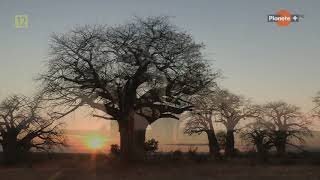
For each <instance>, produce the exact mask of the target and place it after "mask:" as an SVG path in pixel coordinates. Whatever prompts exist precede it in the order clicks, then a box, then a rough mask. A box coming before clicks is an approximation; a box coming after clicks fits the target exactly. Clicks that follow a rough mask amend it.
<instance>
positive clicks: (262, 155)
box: [256, 141, 268, 163]
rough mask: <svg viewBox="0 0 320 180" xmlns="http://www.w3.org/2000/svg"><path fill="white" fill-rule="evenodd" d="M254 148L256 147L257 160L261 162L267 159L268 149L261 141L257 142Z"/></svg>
mask: <svg viewBox="0 0 320 180" xmlns="http://www.w3.org/2000/svg"><path fill="white" fill-rule="evenodd" d="M256 148H257V154H258V160H259V161H260V162H263V163H264V162H266V161H267V160H268V150H267V149H266V147H265V146H264V145H263V142H262V141H259V142H257V143H256Z"/></svg>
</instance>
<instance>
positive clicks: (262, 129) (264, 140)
mask: <svg viewBox="0 0 320 180" xmlns="http://www.w3.org/2000/svg"><path fill="white" fill-rule="evenodd" d="M240 137H241V138H242V139H243V140H244V141H245V142H247V143H248V144H252V145H254V146H255V149H256V151H257V153H258V157H259V160H261V161H263V162H264V161H266V160H267V155H268V152H269V150H270V149H271V148H272V147H273V146H274V145H273V142H272V140H271V133H270V131H269V129H268V125H267V123H266V122H261V120H260V119H259V118H257V119H256V120H255V121H254V122H252V123H249V124H247V125H246V128H245V129H244V130H243V131H242V132H241V135H240Z"/></svg>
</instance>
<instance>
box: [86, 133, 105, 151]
mask: <svg viewBox="0 0 320 180" xmlns="http://www.w3.org/2000/svg"><path fill="white" fill-rule="evenodd" d="M84 144H85V146H86V147H87V148H88V149H89V150H92V151H97V150H103V149H104V148H106V145H107V138H106V137H105V136H104V135H101V134H96V133H94V134H88V135H86V136H85V138H84Z"/></svg>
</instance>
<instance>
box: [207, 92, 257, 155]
mask: <svg viewBox="0 0 320 180" xmlns="http://www.w3.org/2000/svg"><path fill="white" fill-rule="evenodd" d="M212 101H213V102H215V103H214V104H215V106H214V116H215V118H216V122H220V123H222V124H223V125H224V126H225V128H226V131H227V134H226V141H225V143H226V144H225V155H226V156H232V155H233V154H234V152H235V148H234V144H235V141H234V133H235V131H236V126H237V125H238V124H239V122H240V121H241V120H245V119H246V118H251V117H255V116H256V115H257V113H258V108H256V106H255V105H251V104H250V102H249V100H247V99H245V98H244V97H242V96H239V95H236V94H233V93H231V92H229V91H228V90H223V89H222V90H218V91H216V92H215V95H214V99H213V100H212Z"/></svg>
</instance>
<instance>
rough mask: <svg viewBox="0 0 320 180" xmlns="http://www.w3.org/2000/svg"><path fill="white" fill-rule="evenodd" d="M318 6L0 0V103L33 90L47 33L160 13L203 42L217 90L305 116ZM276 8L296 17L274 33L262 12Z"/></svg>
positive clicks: (309, 2)
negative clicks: (285, 105) (296, 109)
mask: <svg viewBox="0 0 320 180" xmlns="http://www.w3.org/2000/svg"><path fill="white" fill-rule="evenodd" d="M319 8H320V1H316V0H304V1H301V0H297V1H294V0H287V1H279V0H273V1H259V0H252V1H244V0H243V1H240V0H239V1H236V0H234V1H231V0H230V1H228V0H224V1H213V0H197V1H196V0H161V1H160V0H158V1H155V0H141V1H139V0H127V1H124V0H117V1H116V0H112V1H111V0H110V1H107V0H105V1H102V0H90V1H89V0H88V1H83V0H70V1H62V0H56V1H49V0H7V1H5V0H0V54H1V57H0V98H3V97H5V96H6V95H8V94H12V93H24V94H31V93H32V92H33V91H34V90H35V87H36V84H35V83H34V82H33V78H34V77H35V76H36V75H37V73H39V72H41V71H42V70H43V69H44V68H45V66H44V65H45V61H46V60H47V54H48V40H49V36H50V34H52V33H53V32H58V33H59V32H66V31H68V30H69V29H71V28H72V27H74V26H75V25H84V24H107V25H114V24H121V23H125V22H128V21H130V19H131V18H132V17H133V16H141V17H144V16H157V15H168V16H171V17H172V22H173V23H175V24H176V25H178V26H179V27H181V28H182V29H184V30H186V31H188V32H189V33H191V34H192V35H193V36H194V38H195V39H196V41H198V42H203V43H204V44H205V45H206V50H205V51H204V54H205V55H206V58H208V59H211V60H214V61H212V63H213V66H214V67H216V68H218V69H221V70H222V72H223V75H224V79H223V80H220V84H221V85H222V86H223V87H226V88H228V89H230V90H231V91H233V92H235V93H238V94H242V95H245V96H247V97H249V98H252V100H253V101H254V102H257V103H263V102H266V101H272V100H285V101H287V102H289V103H292V104H296V105H298V106H300V107H302V108H303V109H304V110H305V111H308V110H310V109H311V108H312V106H313V104H312V96H314V95H315V93H316V92H317V91H318V90H320V82H319V78H320V70H319V67H320V59H319V50H320V41H319V33H320V19H319V17H320V14H319ZM279 9H287V10H289V11H291V12H292V13H295V14H303V15H304V19H302V20H301V22H299V23H295V24H291V25H290V26H289V27H282V28H280V27H277V26H276V25H275V24H273V23H268V22H267V15H268V14H274V13H275V12H276V11H277V10H279ZM20 14H26V15H28V17H29V28H28V29H16V28H15V24H14V16H15V15H20Z"/></svg>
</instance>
